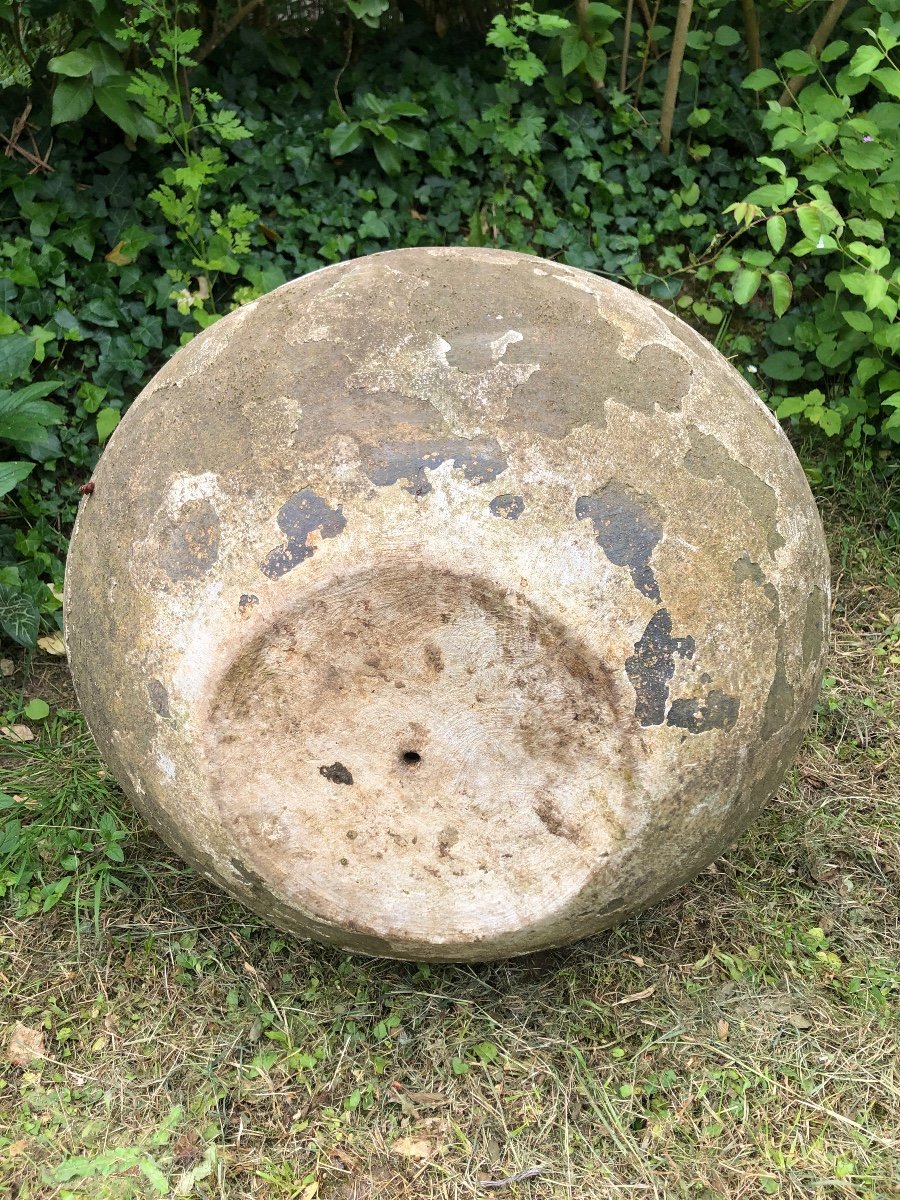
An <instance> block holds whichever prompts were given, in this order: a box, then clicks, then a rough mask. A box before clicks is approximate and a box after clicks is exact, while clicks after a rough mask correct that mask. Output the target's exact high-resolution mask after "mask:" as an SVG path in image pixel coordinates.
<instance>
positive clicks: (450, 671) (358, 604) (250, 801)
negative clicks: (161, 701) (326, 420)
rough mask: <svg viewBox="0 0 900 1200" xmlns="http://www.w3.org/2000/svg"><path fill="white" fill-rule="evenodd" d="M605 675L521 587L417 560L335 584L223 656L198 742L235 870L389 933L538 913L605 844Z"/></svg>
mask: <svg viewBox="0 0 900 1200" xmlns="http://www.w3.org/2000/svg"><path fill="white" fill-rule="evenodd" d="M627 727H628V723H627V721H625V720H623V716H622V714H621V713H620V712H619V702H618V700H617V697H616V694H615V691H614V689H613V685H612V682H611V680H610V678H609V675H608V672H607V670H606V669H605V667H604V665H603V664H602V663H601V662H598V661H597V660H596V659H595V658H593V657H592V656H591V654H590V653H589V652H588V650H587V649H586V647H584V646H581V645H578V644H577V643H572V642H570V641H569V639H568V637H567V634H566V630H565V629H563V628H562V627H560V625H559V624H558V622H555V621H554V620H553V619H552V618H551V617H550V616H548V615H547V614H545V613H541V612H539V611H537V610H536V609H535V608H534V607H533V606H532V605H531V604H530V603H528V602H527V601H526V600H525V599H524V597H522V596H521V595H506V594H504V593H502V592H500V591H498V589H496V588H495V587H494V586H493V585H492V584H491V583H489V582H487V581H483V580H478V579H476V578H459V577H456V576H454V575H451V574H449V573H433V572H423V571H422V570H421V569H420V568H417V566H416V565H415V564H413V563H406V564H405V563H402V562H401V563H394V564H389V565H388V564H384V563H382V564H381V565H380V566H379V568H378V569H377V571H362V572H360V573H359V574H355V575H353V576H352V577H350V578H347V579H344V580H336V581H332V582H331V583H330V585H329V586H328V588H327V589H324V590H323V591H322V592H320V593H317V594H316V595H314V596H306V597H304V599H303V603H302V604H298V606H297V607H296V608H295V609H293V610H292V611H289V612H288V613H285V614H282V615H281V616H280V617H279V619H278V620H277V622H276V623H274V624H271V625H266V626H264V627H262V628H261V629H260V630H259V633H258V635H257V636H256V638H255V640H254V641H253V642H252V643H251V644H250V646H249V647H248V648H246V649H245V650H243V651H242V653H241V654H240V656H239V657H238V658H237V659H236V660H235V661H234V662H233V663H231V664H230V666H229V668H228V670H227V672H226V673H225V675H224V677H223V679H222V682H221V686H220V688H219V691H218V695H217V698H216V703H215V705H214V708H213V712H212V715H211V719H210V725H209V730H208V734H207V739H206V754H207V758H208V762H209V770H210V779H211V783H212V787H213V791H214V795H215V798H216V802H217V804H218V806H219V808H220V811H221V815H222V819H223V822H224V823H225V824H226V825H227V826H229V827H230V828H231V829H232V830H233V831H234V836H235V839H236V844H237V845H238V847H239V854H240V858H239V859H238V860H237V862H236V864H235V865H236V869H238V870H239V871H242V872H244V873H245V874H247V875H248V876H249V877H253V878H255V879H257V880H258V881H260V882H264V883H265V884H266V885H267V886H268V887H270V888H271V889H272V890H274V891H275V892H276V893H278V894H279V896H280V897H281V898H282V899H283V900H284V901H285V902H286V903H289V904H292V905H296V906H297V907H299V908H301V909H304V910H306V911H313V912H316V913H317V914H318V915H319V916H320V917H323V918H326V919H330V920H333V921H336V922H340V921H346V920H347V917H348V914H352V920H353V923H354V925H355V926H356V927H358V928H359V929H361V930H365V931H366V932H367V933H371V934H374V935H376V936H380V937H384V938H386V939H389V940H395V941H397V940H402V939H413V940H415V939H428V940H435V939H438V940H447V941H451V942H459V941H465V940H469V939H471V940H480V939H484V938H489V937H492V936H497V935H500V934H505V933H508V932H510V931H514V930H517V929H521V928H522V927H523V926H527V925H529V924H532V923H533V922H535V921H538V920H543V919H546V918H547V917H548V915H550V914H551V913H552V912H553V911H554V909H556V908H557V907H558V906H560V905H562V904H564V903H565V902H566V901H568V900H569V899H570V897H571V896H573V895H575V894H577V893H578V892H579V891H580V890H581V888H582V886H583V885H584V883H585V881H586V880H587V879H588V878H589V877H590V876H591V874H592V873H593V872H594V871H595V870H596V869H597V867H598V864H601V863H602V862H603V860H604V858H608V857H609V855H610V853H611V852H612V851H613V850H614V849H616V848H617V847H618V846H619V844H620V842H621V837H622V831H623V828H624V827H625V824H626V823H627V820H628V808H629V801H630V796H631V765H630V757H629V748H628V744H627V738H626V736H625V733H624V730H625V729H626V728H627Z"/></svg>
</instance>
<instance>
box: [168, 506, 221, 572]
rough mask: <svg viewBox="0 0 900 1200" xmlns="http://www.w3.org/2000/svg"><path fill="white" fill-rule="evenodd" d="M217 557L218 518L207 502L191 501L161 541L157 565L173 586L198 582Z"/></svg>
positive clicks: (182, 509)
mask: <svg viewBox="0 0 900 1200" xmlns="http://www.w3.org/2000/svg"><path fill="white" fill-rule="evenodd" d="M218 557H219V516H218V513H217V512H216V510H215V509H214V508H213V506H212V504H211V503H210V502H209V500H191V501H189V502H188V503H187V504H185V505H183V506H182V508H181V511H180V512H179V514H178V524H177V525H172V526H170V527H169V529H167V530H166V531H165V534H164V535H163V537H162V538H161V545H160V562H161V563H162V567H163V570H164V571H165V572H166V574H167V575H168V576H169V578H170V579H171V580H173V582H175V583H182V582H184V581H185V580H188V579H199V578H200V577H201V576H202V575H204V574H205V573H206V572H207V571H208V570H209V569H210V567H212V566H214V565H215V563H216V561H217V559H218Z"/></svg>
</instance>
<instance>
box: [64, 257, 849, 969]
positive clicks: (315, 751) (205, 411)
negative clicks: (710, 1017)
mask: <svg viewBox="0 0 900 1200" xmlns="http://www.w3.org/2000/svg"><path fill="white" fill-rule="evenodd" d="M94 479H95V484H96V486H95V490H94V492H93V494H92V495H91V496H89V497H85V499H84V500H83V501H82V506H81V511H80V514H79V518H78V523H77V525H76V529H75V534H74V537H73V541H72V550H71V554H70V559H69V566H68V574H67V581H66V623H67V638H68V645H69V653H70V656H71V661H72V667H73V671H74V674H75V680H76V685H77V689H78V695H79V698H80V700H81V703H82V705H83V708H84V711H85V713H86V715H87V718H88V721H89V723H90V726H91V729H92V731H93V733H94V735H95V737H96V739H97V741H98V743H99V745H100V747H101V749H102V750H103V752H104V754H105V756H106V757H107V759H108V761H109V764H110V766H111V768H112V770H113V771H114V773H115V774H116V776H117V778H118V779H119V780H120V782H121V783H122V786H123V787H124V788H125V790H126V791H127V792H128V793H129V795H130V796H131V797H132V799H133V800H134V802H135V803H136V804H137V806H138V807H139V808H140V809H141V810H142V811H143V812H144V813H145V814H146V816H147V819H148V820H149V821H150V822H151V823H152V824H153V825H154V826H155V827H156V828H157V829H158V830H159V832H160V833H161V834H162V835H163V836H164V837H165V838H166V839H167V840H168V841H169V842H170V843H171V844H172V845H173V846H174V847H175V848H176V849H178V850H179V851H180V852H181V853H182V854H183V855H184V856H185V857H186V858H188V859H189V860H190V861H192V862H193V863H194V864H196V865H197V866H198V867H199V868H200V870H202V871H203V872H204V873H206V874H207V875H208V876H209V877H210V878H212V879H214V880H216V881H217V882H218V883H219V884H221V885H222V886H223V887H225V888H227V889H228V890H229V891H231V892H232V893H233V894H234V895H236V896H238V897H240V898H241V899H242V900H244V901H245V902H246V903H247V904H248V905H250V907H252V908H253V909H255V910H256V911H257V912H258V913H260V914H261V915H262V916H264V917H266V918H267V919H269V920H271V921H272V922H274V923H275V924H277V925H281V926H283V927H284V928H287V929H290V930H293V931H294V932H295V933H298V934H300V935H305V936H312V937H316V938H320V939H322V940H323V941H327V942H331V943H335V944H337V945H340V946H344V947H346V948H348V949H351V950H358V951H362V952H365V953H369V954H385V955H390V956H394V957H402V958H414V959H436V960H441V959H451V960H452V959H478V958H491V957H499V956H502V955H509V954H520V953H525V952H527V951H531V950H535V949H538V948H540V947H544V946H548V945H554V944H559V943H563V942H566V941H570V940H572V939H575V938H579V937H583V936H585V935H588V934H591V933H593V932H595V931H597V930H599V929H602V928H604V927H606V926H608V925H611V924H613V923H615V922H617V921H620V920H621V919H622V918H623V917H625V916H626V915H627V914H629V913H631V912H633V911H635V910H636V909H639V908H641V907H643V906H645V905H647V904H649V903H652V902H653V901H654V900H656V899H657V898H659V897H660V896H662V895H664V894H665V893H667V892H669V891H671V890H672V889H673V888H675V887H677V886H678V885H679V884H681V883H682V882H683V881H685V880H686V879H688V878H689V877H690V876H691V875H692V874H693V873H694V872H695V871H697V870H698V869H699V868H701V867H702V866H703V865H704V864H706V863H708V862H709V861H710V860H711V859H712V858H714V857H715V856H716V855H717V854H718V853H719V852H720V851H721V850H722V848H723V847H724V845H725V844H726V843H727V842H729V841H730V840H732V839H733V838H734V837H735V836H736V835H737V834H738V833H739V832H740V831H741V829H742V828H743V826H744V825H745V824H746V823H747V821H748V820H749V819H750V818H751V817H752V815H753V814H754V812H755V811H756V810H757V809H758V808H759V806H760V805H761V804H762V803H763V802H764V801H765V799H766V798H767V796H768V795H769V794H770V793H771V792H772V790H773V789H774V788H775V787H776V786H777V785H778V783H779V781H780V779H781V778H782V776H783V773H784V771H785V770H786V768H787V766H788V764H789V762H790V760H791V757H792V755H793V753H794V751H795V749H796V746H797V743H798V740H799V738H800V736H801V735H802V731H803V726H804V723H805V721H806V719H807V717H808V715H809V712H810V709H811V706H812V703H813V700H814V697H815V695H816V691H817V688H818V683H819V678H820V672H821V661H822V649H823V645H824V640H825V632H826V623H827V619H828V618H827V614H828V605H829V578H828V560H827V556H826V552H825V547H824V542H823V537H822V530H821V526H820V523H819V518H818V515H817V513H816V509H815V505H814V503H813V500H812V497H811V495H810V492H809V488H808V486H807V483H806V480H805V478H804V475H803V472H802V470H801V469H800V466H799V464H798V463H797V460H796V458H795V457H794V455H793V453H792V451H791V449H790V446H789V445H788V443H787V441H786V439H785V437H784V435H783V434H782V432H781V430H780V429H779V427H778V425H777V422H776V421H775V420H774V418H773V417H772V416H771V415H770V414H769V412H768V411H767V410H766V409H765V407H764V406H763V405H762V404H761V403H760V401H759V400H758V398H757V397H756V396H755V395H754V394H753V392H752V390H751V389H750V388H749V387H748V386H747V384H746V383H745V382H744V381H743V380H742V379H741V378H740V376H739V375H738V374H737V373H736V372H735V371H734V370H733V369H732V368H731V367H730V366H729V365H728V363H727V362H726V361H725V359H724V358H722V357H721V356H720V355H719V354H718V353H717V352H716V351H715V350H714V349H713V348H712V347H711V346H710V345H709V344H708V343H707V342H706V341H704V340H703V339H702V338H701V337H699V336H698V335H697V334H696V333H694V332H693V331H692V330H691V329H689V328H688V327H687V326H686V325H684V324H683V323H682V322H680V321H679V320H677V319H676V318H675V317H673V316H671V315H670V314H668V313H667V312H665V311H664V310H662V309H660V308H658V307H657V306H656V305H654V304H652V303H650V302H648V301H646V300H644V299H641V298H640V297H638V296H636V295H634V294H632V293H630V292H628V291H625V290H624V289H622V288H620V287H617V286H615V285H613V284H610V283H607V282H605V281H604V280H601V279H598V278H595V277H593V276H591V275H588V274H586V273H584V272H581V271H577V270H573V269H571V268H567V267H561V266H558V265H556V264H554V263H550V262H546V261H542V260H540V259H536V258H529V257H526V256H524V255H517V254H511V253H507V252H500V251H492V250H491V251H489V250H473V249H427V250H426V249H417V250H400V251H393V252H390V253H387V254H379V255H374V256H372V257H370V258H366V259H361V260H357V261H355V262H350V263H345V264H342V265H340V266H336V267H329V268H327V269H325V270H322V271H319V272H316V273H315V274H313V275H310V276H307V277H306V278H304V279H300V280H297V281H295V282H294V283H290V284H287V285H286V286H284V287H282V288H279V289H278V291H276V292H273V293H271V294H270V295H268V296H266V297H265V298H264V299H262V300H259V301H256V302H255V303H253V304H250V305H247V306H246V307H244V308H242V309H239V310H238V311H237V312H235V313H233V314H232V315H231V316H229V317H226V318H225V319H224V320H222V321H220V322H219V323H218V324H216V325H214V326H213V327H212V328H210V329H209V330H207V331H206V332H204V333H202V334H200V335H199V336H198V337H197V338H196V339H195V340H194V341H193V342H192V343H191V344H190V345H189V346H187V347H186V348H185V349H183V350H181V351H180V352H179V353H178V354H176V355H175V357H174V358H173V359H172V360H171V361H170V362H169V363H168V364H167V365H166V366H165V367H164V368H163V370H162V371H160V373H159V374H158V375H157V376H156V378H155V379H153V380H152V382H151V383H150V384H149V385H148V387H147V388H146V389H145V390H144V392H143V393H142V394H141V396H140V397H139V398H138V400H137V401H136V402H135V404H134V405H133V406H132V408H131V410H130V411H129V412H128V414H127V415H126V417H125V419H124V420H123V421H122V423H121V425H120V426H119V428H118V430H117V431H116V433H115V434H114V435H113V438H112V441H111V443H110V446H109V448H108V450H107V451H106V453H105V454H104V456H103V458H102V459H101V461H100V463H99V465H98V468H97V471H96V474H95V477H94Z"/></svg>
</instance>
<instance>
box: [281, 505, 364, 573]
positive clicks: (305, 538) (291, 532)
mask: <svg viewBox="0 0 900 1200" xmlns="http://www.w3.org/2000/svg"><path fill="white" fill-rule="evenodd" d="M346 524H347V519H346V517H345V516H344V514H343V513H342V512H341V510H340V509H339V508H332V507H331V505H330V504H328V503H327V501H325V500H323V499H322V497H321V496H317V495H316V493H315V492H314V491H313V490H312V488H303V489H302V490H301V491H299V492H295V493H294V495H293V496H291V498H290V500H288V501H286V502H285V503H284V504H283V505H282V506H281V509H280V511H279V513H278V525H279V528H280V529H281V531H282V532H283V533H284V534H285V535H286V537H287V541H286V542H284V543H282V545H280V546H276V548H275V549H274V550H272V551H271V553H270V554H268V556H267V557H266V560H265V562H264V563H263V565H262V572H263V574H264V575H268V577H269V578H270V579H279V578H280V577H281V576H282V575H286V574H287V572H288V571H290V570H292V569H293V568H294V567H296V566H297V565H298V563H302V562H303V561H304V559H307V558H311V557H312V555H313V554H314V553H315V550H316V545H315V539H314V536H313V535H315V534H319V536H320V537H323V538H333V537H337V536H338V534H339V533H340V532H341V531H342V530H343V528H344V526H345V525H346ZM311 538H312V539H313V540H312V542H311V541H310V539H311Z"/></svg>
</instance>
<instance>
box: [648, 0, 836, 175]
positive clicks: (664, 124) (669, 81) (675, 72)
mask: <svg viewBox="0 0 900 1200" xmlns="http://www.w3.org/2000/svg"><path fill="white" fill-rule="evenodd" d="M846 2H847V0H843V3H845V4H846ZM693 7H694V0H678V16H677V17H676V19H675V32H674V34H673V35H672V51H671V54H670V55H669V69H668V71H667V72H666V87H665V91H664V92H663V99H662V107H661V108H660V112H659V148H660V150H662V152H663V154H668V153H669V151H670V150H671V149H672V122H673V120H674V118H675V101H676V100H677V99H678V84H679V81H680V79H681V64H682V62H683V61H684V48H685V46H686V45H687V35H688V27H689V26H690V23H691V11H692V9H693Z"/></svg>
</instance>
